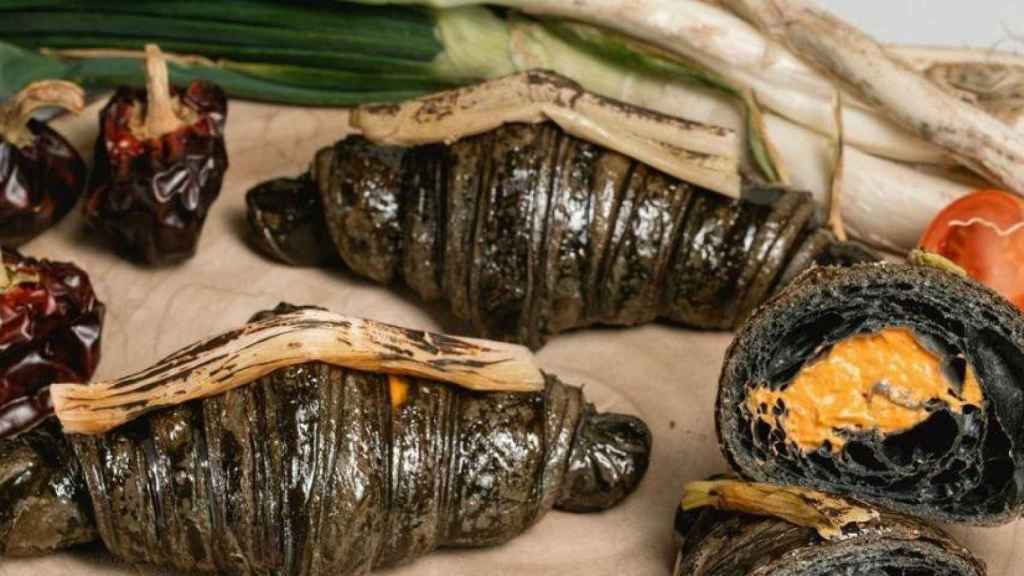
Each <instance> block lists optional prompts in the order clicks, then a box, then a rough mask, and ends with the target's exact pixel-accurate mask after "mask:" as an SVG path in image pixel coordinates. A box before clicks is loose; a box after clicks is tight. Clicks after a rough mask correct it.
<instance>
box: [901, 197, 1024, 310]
mask: <svg viewBox="0 0 1024 576" xmlns="http://www.w3.org/2000/svg"><path fill="white" fill-rule="evenodd" d="M921 248H922V249H924V250H927V251H929V252H936V253H938V254H941V255H942V256H945V257H946V258H948V259H950V260H952V261H953V262H955V263H956V264H958V265H959V266H960V267H962V268H963V269H964V270H966V271H967V273H968V274H970V275H971V277H972V278H974V279H975V280H978V281H979V282H981V283H982V284H985V285H986V286H989V287H991V288H993V289H994V290H996V291H997V292H999V293H1000V294H1002V295H1003V296H1005V297H1006V298H1007V299H1008V300H1010V301H1011V302H1013V303H1014V304H1016V305H1017V306H1018V307H1019V308H1024V198H1021V197H1020V196H1016V195H1013V194H1010V193H1008V192H1003V191H1001V190H979V191H977V192H974V193H972V194H968V195H967V196H964V197H963V198H960V199H959V200H957V201H955V202H953V203H952V204H950V205H949V206H947V207H946V208H945V209H944V210H943V211H942V212H939V215H938V216H936V217H935V219H934V220H932V223H931V225H930V226H929V227H928V230H927V231H926V232H925V234H924V236H923V237H922V238H921Z"/></svg>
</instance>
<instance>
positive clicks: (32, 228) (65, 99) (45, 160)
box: [0, 81, 85, 247]
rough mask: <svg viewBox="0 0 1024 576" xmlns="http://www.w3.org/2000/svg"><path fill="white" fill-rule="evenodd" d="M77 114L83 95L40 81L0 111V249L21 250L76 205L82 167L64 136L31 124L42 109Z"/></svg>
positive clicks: (64, 84) (70, 86) (66, 86)
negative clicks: (59, 109) (62, 110)
mask: <svg viewBox="0 0 1024 576" xmlns="http://www.w3.org/2000/svg"><path fill="white" fill-rule="evenodd" d="M51 106H56V107H60V108H64V109H67V110H70V111H72V112H78V111H80V110H81V109H82V107H83V106H84V97H83V94H82V89H81V88H79V87H78V86H76V85H74V84H72V83H70V82H61V81H40V82H35V83H32V84H30V85H28V86H26V87H25V88H24V89H23V90H22V91H21V92H19V93H18V94H16V95H15V96H14V97H13V98H11V100H10V102H8V103H7V104H6V105H4V106H0V244H3V245H4V246H9V247H15V246H19V245H21V244H24V243H25V242H27V241H28V240H30V239H31V238H33V237H34V236H36V235H37V234H39V233H40V232H42V231H43V230H45V229H47V228H49V227H50V226H52V225H53V224H54V223H56V222H57V221H58V220H60V219H61V218H63V217H64V215H65V214H67V213H68V212H70V211H71V208H72V207H73V206H74V205H75V202H77V201H78V197H79V196H81V194H82V190H83V189H84V188H85V162H83V161H82V157H81V156H79V154H78V151H77V150H75V148H74V146H72V145H71V144H70V143H69V142H68V141H67V140H65V139H64V137H63V136H61V135H60V134H58V133H57V132H56V131H55V130H53V129H52V128H50V127H49V126H47V125H46V124H43V123H42V122H39V121H37V120H35V119H33V118H32V113H33V112H35V111H36V110H38V109H39V108H43V107H51Z"/></svg>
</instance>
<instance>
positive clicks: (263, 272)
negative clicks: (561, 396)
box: [0, 101, 1024, 576]
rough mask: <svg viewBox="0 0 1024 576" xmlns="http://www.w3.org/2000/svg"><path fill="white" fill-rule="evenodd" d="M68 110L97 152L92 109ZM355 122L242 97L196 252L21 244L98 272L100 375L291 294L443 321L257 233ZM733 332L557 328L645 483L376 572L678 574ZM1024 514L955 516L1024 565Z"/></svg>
mask: <svg viewBox="0 0 1024 576" xmlns="http://www.w3.org/2000/svg"><path fill="white" fill-rule="evenodd" d="M100 104H101V103H97V104H94V105H93V106H90V108H89V109H87V110H86V112H84V113H83V114H82V115H81V116H79V117H78V118H64V119H60V120H58V121H57V122H56V124H57V126H58V129H60V130H62V131H63V132H64V133H65V134H68V135H69V137H70V138H71V139H72V140H73V141H74V142H75V144H76V145H78V146H79V148H80V149H81V150H82V151H83V153H85V154H86V158H91V154H92V152H91V149H92V145H93V140H94V139H95V136H96V113H97V110H98V108H99V105H100ZM346 126H347V122H346V115H345V113H344V112H343V111H339V110H317V109H308V108H282V107H273V106H267V105H261V104H253V103H248V102H238V101H235V102H232V103H231V107H230V111H229V116H228V128H227V141H228V151H229V155H230V161H231V168H230V170H229V171H228V175H227V180H226V181H225V184H224V190H223V192H222V195H221V198H220V199H219V200H218V202H217V204H215V205H214V209H213V211H212V213H211V215H210V218H209V220H208V222H207V224H206V229H205V232H204V234H203V237H202V240H201V244H200V247H199V253H198V255H197V256H196V257H195V258H194V259H192V260H191V261H189V262H187V263H185V264H184V265H181V266H178V267H174V268H166V269H159V270H150V269H146V268H141V267H138V266H135V265H132V264H130V263H128V262H126V261H124V260H122V259H120V258H119V257H117V256H115V255H113V254H112V253H111V252H110V251H109V250H108V248H107V247H106V246H105V245H104V244H102V243H101V242H98V241H97V240H96V239H94V237H93V236H92V235H91V234H89V233H87V231H86V230H85V229H84V224H83V221H82V218H81V216H80V213H79V212H78V211H76V212H75V213H74V214H72V215H71V216H69V217H68V218H66V219H65V220H64V221H62V222H61V224H60V225H59V226H58V227H57V228H55V229H53V230H50V231H49V232H47V233H45V234H44V235H43V236H41V237H40V238H38V239H36V240H34V241H33V242H32V243H30V244H29V245H27V246H26V247H25V248H24V251H25V252H26V253H29V254H31V255H33V256H38V257H48V258H52V259H67V260H73V261H75V262H76V263H77V264H79V265H80V266H82V267H83V268H84V269H85V270H86V271H88V273H89V274H90V276H91V278H92V281H93V283H94V285H95V288H96V292H97V293H98V294H99V296H100V298H102V299H103V300H104V301H105V302H106V303H107V319H106V326H105V328H104V333H103V351H102V354H103V357H102V361H101V362H100V366H99V371H98V372H97V377H99V378H109V377H116V376H120V375H123V374H124V373H126V372H128V371H134V370H137V369H140V368H143V367H145V366H148V365H149V364H151V363H153V362H155V361H156V360H158V359H159V358H161V357H163V356H165V355H167V354H169V353H170V352H173V351H175V350H177V349H178V348H180V347H182V346H184V345H186V344H190V343H192V342H193V341H195V340H197V339H200V338H202V337H205V336H208V335H210V334H212V333H215V332H218V331H221V330H225V329H228V328H231V327H234V326H237V325H239V324H241V323H243V322H245V321H246V319H247V318H248V317H249V316H250V315H251V314H252V313H253V312H254V311H256V310H258V309H263V308H267V307H270V306H273V305H275V304H277V303H278V302H279V301H282V300H286V301H289V302H292V303H295V304H318V305H321V306H326V307H327V308H329V309H331V310H334V311H337V312H341V313H345V314H352V315H358V316H363V317H367V318H372V319H376V320H382V321H386V322H392V323H397V324H403V325H406V326H410V327H414V328H423V329H435V330H436V329H444V328H445V327H446V326H449V327H450V326H452V325H453V324H452V318H451V317H450V316H448V315H447V314H446V312H445V311H444V310H443V309H442V308H440V307H435V308H426V307H423V306H422V305H421V304H420V303H419V302H417V301H416V300H415V298H414V297H413V296H412V295H411V294H409V293H406V292H402V291H399V290H395V289H389V288H384V287H379V286H376V285H372V284H370V283H368V282H365V281H362V280H358V279H356V278H354V277H352V276H349V275H347V274H346V273H345V272H344V271H340V270H336V271H326V270H314V269H298V268H290V267H286V266H282V265H278V264H276V263H274V262H272V261H270V260H268V259H266V258H264V257H262V256H261V255H259V254H258V253H256V252H255V251H254V250H252V249H251V247H250V246H249V245H248V244H247V242H246V232H247V230H246V224H245V220H244V215H245V204H244V196H245V192H246V191H247V190H248V189H249V188H250V187H252V186H253V185H254V184H256V183H258V182H260V181H263V180H265V179H267V178H270V177H274V176H283V175H293V174H297V173H299V172H301V171H303V170H305V168H306V166H307V164H308V162H309V161H310V159H311V158H312V156H313V153H314V152H315V151H316V150H317V149H318V148H319V147H321V146H324V145H327V144H330V143H332V142H334V141H335V140H337V139H339V138H340V137H341V136H342V135H343V134H344V132H345V129H346ZM730 339H731V336H730V335H729V334H717V333H699V332H693V331H689V330H686V329H682V328H679V327H672V326H666V325H649V326H644V327H640V328H634V329H628V330H622V329H596V330H587V331H582V332H577V333H572V334H568V335H564V336H560V337H558V338H555V339H554V340H553V341H552V342H551V343H550V344H548V345H547V346H546V347H545V348H544V349H543V350H541V351H540V353H539V358H540V363H541V365H542V366H543V368H544V369H546V370H549V371H552V372H554V373H557V374H559V375H560V376H562V377H563V379H564V380H565V381H566V382H570V383H574V384H582V385H584V386H585V388H586V393H587V395H588V397H589V398H590V399H592V400H593V401H594V402H595V403H596V404H597V406H598V407H599V408H600V409H602V410H616V411H622V412H627V413H633V414H637V415H639V416H641V417H643V418H644V420H646V421H647V423H648V425H649V426H650V427H651V430H652V432H653V434H654V454H653V459H652V462H651V467H650V471H649V473H648V474H647V477H646V479H645V480H644V482H643V484H642V485H641V487H640V488H639V490H638V491H637V493H635V494H634V495H632V496H631V497H630V498H629V499H627V500H626V501H625V502H624V503H623V504H622V505H621V506H619V507H618V508H616V509H614V510H611V511H608V512H605V513H601V514H590V515H574V514H567V513H561V512H553V513H551V514H549V515H548V516H547V517H545V518H544V519H543V520H542V521H541V522H540V523H539V524H538V525H536V526H535V527H534V528H533V529H531V530H530V531H528V532H527V533H526V534H524V535H522V536H521V537H519V538H518V539H516V540H514V541H512V542H511V543H509V544H507V545H504V546H499V547H495V548H488V549H473V550H441V551H438V552H435V553H434V554H432V555H430V556H428V557H426V558H423V559H420V560H417V561H415V562H413V563H412V564H409V565H406V566H403V567H400V568H397V569H392V570H386V571H379V572H378V573H379V574H387V575H389V576H410V575H421V576H432V575H437V576H441V575H445V576H449V575H450V576H459V575H478V574H499V575H500V574H536V575H555V574H557V575H564V576H569V575H576V574H578V575H581V576H582V575H587V576H601V575H608V576H612V575H615V576H619V575H624V574H628V575H638V576H643V575H652V576H654V575H666V574H669V573H670V571H671V562H672V556H673V554H674V550H673V543H672V520H673V516H674V512H675V507H676V503H677V502H678V497H679V495H680V489H681V487H682V485H683V483H684V482H687V481H690V480H697V479H702V478H704V477H706V476H708V475H710V474H713V473H718V472H722V471H723V470H724V468H725V463H724V461H723V459H722V456H721V454H720V452H719V450H718V443H717V440H716V437H715V426H714V419H713V416H712V414H713V407H714V400H715V391H716V387H717V382H718V373H719V369H720V367H721V362H722V357H723V354H724V352H725V348H726V346H728V344H729V341H730ZM1020 527H1021V523H1020V522H1017V523H1013V524H1009V525H1007V526H1003V527H999V528H986V529H982V528H953V529H952V531H953V532H954V533H955V535H956V536H957V537H959V538H960V539H961V540H962V541H963V542H964V543H965V544H966V545H968V546H969V547H970V548H971V549H972V550H974V551H975V552H976V553H977V554H978V555H980V556H981V557H982V558H984V559H985V560H986V561H987V562H988V566H989V570H990V572H989V573H990V574H991V575H993V576H1012V575H1016V574H1019V573H1020V572H1021V570H1022V569H1024V533H1019V532H1020ZM65 574H80V575H86V576H115V575H117V576H121V575H138V574H142V575H146V576H151V575H167V576H172V574H173V573H172V572H168V571H166V570H159V569H155V568H152V567H135V566H129V565H125V564H122V563H118V562H116V561H114V560H112V559H111V558H110V557H109V556H108V555H106V554H105V553H104V552H103V550H102V547H101V546H99V545H97V546H94V547H88V548H85V549H83V550H78V551H75V552H70V553H63V554H58V555H54V556H50V557H46V558H38V559H30V560H12V559H0V576H58V575H65Z"/></svg>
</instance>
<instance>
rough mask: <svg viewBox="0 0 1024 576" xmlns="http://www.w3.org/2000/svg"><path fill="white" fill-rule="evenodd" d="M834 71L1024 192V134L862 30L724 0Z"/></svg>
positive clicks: (812, 13) (800, 10) (806, 9)
mask: <svg viewBox="0 0 1024 576" xmlns="http://www.w3.org/2000/svg"><path fill="white" fill-rule="evenodd" d="M721 1H722V2H724V3H725V4H726V5H728V6H730V7H732V8H733V9H734V10H736V11H737V12H738V13H740V14H743V15H745V16H746V17H748V18H750V19H751V20H752V21H754V22H756V23H757V24H758V25H759V26H760V27H761V28H762V29H763V30H766V31H767V32H768V33H770V34H771V35H772V36H773V37H776V38H778V39H779V40H780V41H782V42H784V43H785V44H786V45H787V46H789V47H790V48H791V49H792V50H793V51H795V52H796V53H798V54H800V55H801V56H803V57H804V58H806V59H808V60H809V61H811V62H813V63H814V64H815V65H816V66H820V67H821V68H822V69H824V70H827V71H828V73H830V74H832V75H834V76H835V77H836V78H837V79H838V80H840V81H841V82H842V83H843V85H844V86H846V87H848V88H850V89H851V90H853V91H854V93H855V94H857V95H858V96H859V97H861V98H862V99H864V100H865V101H868V102H872V103H876V104H877V105H878V107H879V108H880V110H882V111H883V112H885V113H886V114H887V115H888V116H890V117H891V118H893V119H894V120H896V121H897V122H898V123H900V124H901V125H902V126H905V127H906V128H908V129H910V130H912V131H913V132H914V133H916V134H918V135H920V136H922V137H923V138H925V139H927V140H929V141H930V142H933V143H935V144H938V145H939V146H941V147H942V148H943V149H945V150H947V151H949V152H950V153H951V154H953V155H954V156H955V157H956V158H957V159H958V160H959V161H960V162H962V163H963V164H964V165H966V166H968V167H970V168H971V169H973V170H975V171H977V172H979V173H980V174H983V175H985V176H986V177H988V178H990V179H992V180H994V181H995V182H997V183H999V184H1001V185H1002V186H1004V187H1006V188H1008V189H1010V190H1014V191H1016V192H1018V193H1022V194H1024V134H1021V133H1018V132H1016V131H1014V130H1013V129H1012V128H1010V127H1009V126H1007V125H1006V124H1004V123H1002V122H1000V121H999V120H998V119H996V118H994V117H993V116H991V115H990V114H988V113H986V112H985V111H983V110H981V109H979V108H977V107H975V106H971V105H970V104H968V103H965V102H963V101H962V100H960V99H959V98H957V97H956V96H954V95H952V94H950V93H948V92H947V91H945V90H943V89H942V88H941V87H939V86H937V85H936V84H935V83H934V82H932V81H929V80H928V79H927V78H925V77H924V76H923V75H921V74H919V73H916V72H915V71H914V70H912V69H911V68H910V67H909V66H907V65H906V64H904V63H902V62H901V61H899V60H897V59H894V58H893V57H891V56H889V54H888V53H886V51H885V49H884V48H883V47H882V46H881V45H879V44H878V43H877V42H875V41H874V40H873V39H871V38H870V37H868V36H867V35H866V34H864V33H863V32H861V31H860V30H858V29H856V28H854V27H853V26H851V25H849V24H847V23H845V22H843V21H841V20H839V19H838V18H836V17H834V16H833V15H831V14H829V13H828V12H826V11H825V10H823V9H821V8H820V7H819V6H817V5H816V4H815V3H813V2H809V1H808V0H721ZM576 4H578V2H577V3H576Z"/></svg>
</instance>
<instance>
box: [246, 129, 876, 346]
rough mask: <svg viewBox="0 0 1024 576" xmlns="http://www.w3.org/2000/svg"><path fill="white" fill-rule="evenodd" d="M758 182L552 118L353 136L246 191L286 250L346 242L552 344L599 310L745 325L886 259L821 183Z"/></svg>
mask: <svg viewBox="0 0 1024 576" xmlns="http://www.w3.org/2000/svg"><path fill="white" fill-rule="evenodd" d="M748 192H749V193H748V196H749V197H748V198H746V199H744V200H735V199H730V198H726V197H724V196H721V195H719V194H716V193H714V192H712V191H710V190H706V189H703V188H700V187H697V186H694V185H691V184H688V183H686V182H683V181H680V180H678V179H675V178H672V177H670V176H667V175H665V174H662V173H661V172H658V171H657V170H654V169H652V168H649V167H648V166H646V165H645V164H643V163H641V162H638V161H636V160H633V159H631V158H627V157H626V156H623V155H621V154H618V153H616V152H613V151H610V150H606V149H604V148H602V147H600V146H596V145H594V144H591V143H588V142H586V141H583V140H580V139H578V138H575V137H573V136H571V135H568V134H566V133H564V132H562V130H561V129H560V128H558V127H557V126H555V125H553V124H550V123H545V124H539V125H524V124H508V125H504V126H502V127H500V128H498V129H495V130H493V131H490V132H486V133H484V134H480V135H477V136H471V137H467V138H463V139H461V140H459V141H458V142H455V143H453V144H451V145H444V144H430V145H423V146H415V147H408V148H406V147H398V146H383V145H376V144H374V143H371V142H369V141H367V140H366V139H365V138H363V137H361V136H350V137H348V138H346V139H344V140H342V141H340V142H338V143H337V144H335V145H334V146H331V147H328V148H325V149H323V150H321V151H320V152H318V153H317V155H316V158H315V159H314V161H313V165H312V168H311V170H310V175H309V177H304V178H300V179H297V180H275V181H271V182H268V183H265V184H262V185H260V186H258V187H256V188H254V189H253V190H251V191H250V192H249V195H248V196H247V204H248V218H249V222H250V226H251V228H252V231H253V233H254V236H253V237H254V240H255V242H256V244H257V245H258V246H259V247H260V248H261V249H263V250H264V251H265V252H266V253H268V254H270V255H272V256H273V257H275V258H277V259H279V260H283V261H286V262H289V263H292V264H323V263H325V262H327V261H328V260H329V258H328V257H327V256H326V255H325V254H326V253H327V252H329V251H332V250H333V251H336V253H337V256H340V259H341V260H342V261H344V263H345V265H346V266H347V267H348V268H349V270H351V271H352V272H353V273H355V274H358V275H359V276H362V277H365V278H369V279H371V280H374V281H376V282H380V283H390V282H397V281H401V282H402V283H404V284H405V285H406V286H408V287H409V288H411V289H412V291H414V292H415V293H416V294H418V295H419V296H420V297H421V298H422V299H424V300H427V301H430V300H443V301H445V302H446V303H447V304H448V305H449V306H450V308H451V310H452V312H453V314H454V315H455V316H456V317H458V318H459V319H461V320H463V321H465V322H466V323H467V324H468V328H469V332H471V333H472V334H473V335H477V336H483V337H486V338H493V339H500V340H508V341H514V342H520V343H524V344H526V345H528V346H530V347H532V348H537V347H539V346H541V345H542V344H543V343H544V342H545V341H546V340H547V339H548V338H549V337H550V336H552V335H555V334H558V333H561V332H564V331H567V330H572V329H578V328H584V327H587V326H591V325H595V324H604V325H622V326H625V325H634V324H640V323H645V322H651V321H654V320H656V319H664V320H669V321H672V322H678V323H681V324H685V325H688V326H692V327H696V328H703V329H731V328H733V327H734V326H736V324H738V323H739V322H741V321H742V320H743V319H744V318H746V317H747V315H748V314H749V313H750V312H751V311H752V310H753V309H754V308H755V307H756V306H757V305H758V304H760V303H761V302H763V301H764V300H765V299H766V298H767V297H768V296H769V295H770V294H771V292H772V290H774V289H775V287H776V286H778V285H779V284H780V282H781V281H782V279H783V278H784V277H786V276H787V275H795V273H797V272H799V271H800V270H802V269H803V268H805V267H807V266H810V265H811V264H812V263H814V262H818V261H821V260H823V259H824V260H826V261H833V260H838V261H846V260H850V259H853V260H863V259H869V260H873V259H875V256H874V255H873V254H871V253H869V252H867V251H865V250H863V249H858V248H857V247H856V246H853V245H850V244H848V243H840V242H837V241H836V239H835V238H834V237H833V236H832V235H831V234H830V233H828V232H826V231H824V230H822V229H820V228H818V227H817V225H816V222H815V218H814V216H815V205H814V202H813V200H812V199H811V197H810V195H809V194H807V193H804V192H797V191H792V190H780V189H774V188H764V189H762V188H757V189H753V188H752V189H751V190H749V191H748ZM283 199H287V202H284V201H283ZM318 223H319V225H320V226H323V227H325V228H326V232H324V231H322V230H321V229H320V228H318V227H317V224H318ZM325 242H327V243H328V244H329V246H324V243H325Z"/></svg>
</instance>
